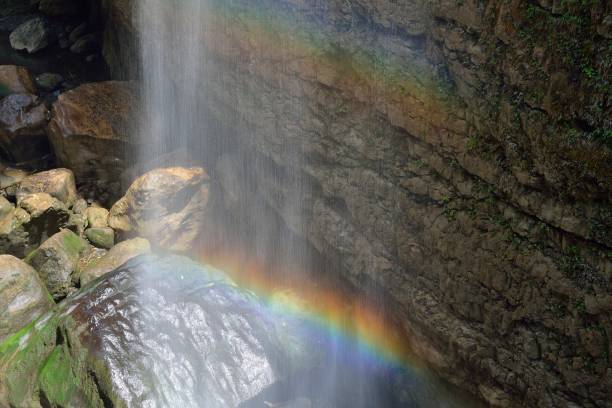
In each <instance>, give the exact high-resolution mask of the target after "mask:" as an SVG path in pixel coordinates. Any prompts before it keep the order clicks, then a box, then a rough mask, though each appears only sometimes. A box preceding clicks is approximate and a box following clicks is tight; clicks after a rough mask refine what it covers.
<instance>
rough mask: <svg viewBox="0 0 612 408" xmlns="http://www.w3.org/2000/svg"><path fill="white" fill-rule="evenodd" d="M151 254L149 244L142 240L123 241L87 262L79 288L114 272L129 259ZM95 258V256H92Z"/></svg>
mask: <svg viewBox="0 0 612 408" xmlns="http://www.w3.org/2000/svg"><path fill="white" fill-rule="evenodd" d="M150 252H151V244H150V243H149V241H147V240H146V239H144V238H133V239H129V240H127V241H123V242H121V243H119V244H117V245H115V246H114V247H112V248H111V249H110V251H108V252H107V253H106V254H105V255H104V256H102V257H101V258H95V259H93V260H89V262H88V266H87V267H86V268H85V269H84V270H83V271H82V272H81V286H84V285H86V284H88V283H89V282H91V281H93V280H95V279H97V278H99V277H100V276H102V275H105V274H107V273H109V272H112V271H114V270H115V269H117V268H118V267H120V266H121V265H123V264H124V263H126V262H127V261H129V260H130V259H132V258H134V257H136V256H138V255H143V254H148V253H150ZM93 256H95V255H93Z"/></svg>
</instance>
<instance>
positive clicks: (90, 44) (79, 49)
mask: <svg viewBox="0 0 612 408" xmlns="http://www.w3.org/2000/svg"><path fill="white" fill-rule="evenodd" d="M99 48H100V35H99V34H97V33H89V34H85V35H84V36H82V37H80V38H79V39H78V40H76V41H75V42H74V44H72V46H71V47H70V51H71V52H74V53H75V54H85V53H89V52H92V51H96V50H98V49H99Z"/></svg>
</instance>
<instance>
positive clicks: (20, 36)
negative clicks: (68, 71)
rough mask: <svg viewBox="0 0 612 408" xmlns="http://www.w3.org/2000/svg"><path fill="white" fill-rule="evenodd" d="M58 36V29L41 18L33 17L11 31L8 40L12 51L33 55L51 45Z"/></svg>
mask: <svg viewBox="0 0 612 408" xmlns="http://www.w3.org/2000/svg"><path fill="white" fill-rule="evenodd" d="M58 34H59V32H58V28H57V27H56V26H55V25H54V24H52V23H50V22H49V21H48V20H47V19H45V18H43V17H35V18H33V19H31V20H28V21H26V22H25V23H23V24H21V25H20V26H19V27H17V28H16V29H15V30H13V32H12V33H11V35H10V36H9V40H10V42H11V47H13V48H14V49H16V50H26V51H27V52H29V53H30V54H33V53H35V52H37V51H40V50H43V49H45V48H47V47H48V46H49V45H53V43H54V42H55V41H57V35H58Z"/></svg>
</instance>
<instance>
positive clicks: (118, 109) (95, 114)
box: [48, 81, 136, 201]
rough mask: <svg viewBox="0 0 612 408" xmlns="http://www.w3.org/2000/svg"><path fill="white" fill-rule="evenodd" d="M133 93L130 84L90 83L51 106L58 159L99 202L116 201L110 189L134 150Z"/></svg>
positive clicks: (51, 129) (115, 188)
mask: <svg viewBox="0 0 612 408" xmlns="http://www.w3.org/2000/svg"><path fill="white" fill-rule="evenodd" d="M135 92H136V89H135V86H134V84H132V83H130V82H119V81H108V82H97V83H90V84H85V85H81V86H79V87H78V88H75V89H73V90H71V91H69V92H66V93H64V94H62V95H60V96H59V98H58V100H57V101H56V102H55V104H54V105H53V109H52V112H51V120H50V122H49V128H48V133H49V139H50V141H51V144H52V146H53V150H54V151H55V155H56V157H57V159H58V161H59V163H60V164H61V165H63V166H66V167H68V168H70V169H72V170H73V171H74V173H75V176H76V178H77V180H79V183H80V184H83V185H84V186H86V187H87V188H89V189H91V190H94V191H95V192H96V196H97V197H100V196H102V201H109V200H110V199H116V197H112V193H113V192H115V191H119V189H120V176H121V173H122V171H123V170H124V169H125V168H126V167H128V160H129V158H130V157H131V153H132V151H133V140H132V139H131V125H132V123H133V119H134V117H135V116H136V110H135V105H136V98H135ZM104 195H111V196H110V197H104Z"/></svg>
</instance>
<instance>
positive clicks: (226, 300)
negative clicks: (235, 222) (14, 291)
mask: <svg viewBox="0 0 612 408" xmlns="http://www.w3.org/2000/svg"><path fill="white" fill-rule="evenodd" d="M300 323H301V322H300V321H298V319H295V318H293V317H291V316H287V314H285V315H275V314H274V312H273V311H271V309H270V308H269V306H268V305H267V303H266V302H264V301H262V300H260V299H258V298H257V297H256V296H255V295H254V294H253V293H251V292H250V291H248V290H244V289H241V288H239V287H238V286H237V285H235V284H234V283H233V282H232V281H231V280H230V279H229V278H228V277H227V276H226V275H225V274H224V273H223V272H221V271H218V270H215V269H213V268H210V267H206V266H202V265H199V264H197V263H195V262H192V261H190V260H188V259H185V258H181V257H164V258H161V257H159V258H158V257H141V258H138V259H135V260H133V261H132V262H130V263H129V264H127V265H126V266H124V267H121V268H119V269H118V270H116V271H114V272H112V273H110V274H108V275H106V276H104V277H103V278H102V279H100V280H99V281H96V282H95V283H92V284H91V285H89V286H88V287H86V288H84V290H82V291H81V292H80V293H79V294H78V295H75V296H73V297H70V298H68V299H67V300H66V301H65V302H63V303H62V304H60V305H58V306H57V310H56V311H54V313H53V314H52V315H51V316H49V317H48V318H47V319H45V320H43V321H41V322H39V323H37V324H36V325H35V326H34V327H32V328H31V330H29V331H27V332H24V333H20V335H17V336H14V337H12V338H11V339H10V340H9V341H7V342H6V343H4V344H2V345H0V367H3V370H2V373H0V390H5V392H4V393H2V392H0V406H14V407H29V406H39V405H38V404H39V400H41V399H42V398H41V395H43V396H44V401H45V404H44V405H43V406H51V407H60V406H61V407H159V406H183V407H208V408H226V407H238V406H251V405H246V404H247V403H248V402H249V401H250V400H251V399H252V398H254V397H256V396H258V395H260V394H263V393H264V392H265V391H267V390H268V389H269V388H270V387H272V386H274V385H275V384H278V383H281V382H282V381H284V380H287V381H288V380H290V379H292V378H293V376H294V375H295V374H299V373H301V372H303V371H307V370H308V369H309V368H311V367H313V366H314V365H316V364H317V363H318V362H320V361H321V356H322V354H323V353H321V352H320V351H319V349H320V346H319V345H318V344H317V343H315V341H314V340H310V339H309V338H308V337H306V336H300V335H299V333H300V331H299V330H300V327H301V326H300ZM296 381H300V378H296ZM169 401H171V403H169ZM243 404H244V405H243ZM256 406H266V405H265V404H263V403H262V404H258V405H256Z"/></svg>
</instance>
